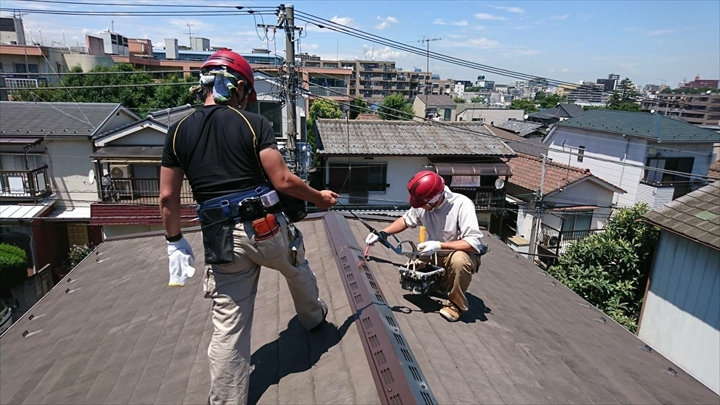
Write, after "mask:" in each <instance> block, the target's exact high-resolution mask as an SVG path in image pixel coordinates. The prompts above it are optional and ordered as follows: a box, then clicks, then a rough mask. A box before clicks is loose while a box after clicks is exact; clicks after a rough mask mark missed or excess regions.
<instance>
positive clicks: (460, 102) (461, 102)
mask: <svg viewBox="0 0 720 405" xmlns="http://www.w3.org/2000/svg"><path fill="white" fill-rule="evenodd" d="M453 101H454V102H456V103H457V104H465V99H464V98H462V97H453Z"/></svg>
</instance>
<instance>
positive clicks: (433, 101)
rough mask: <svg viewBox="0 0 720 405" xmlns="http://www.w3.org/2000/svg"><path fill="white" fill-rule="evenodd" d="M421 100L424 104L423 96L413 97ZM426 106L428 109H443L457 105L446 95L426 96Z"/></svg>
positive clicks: (424, 98)
mask: <svg viewBox="0 0 720 405" xmlns="http://www.w3.org/2000/svg"><path fill="white" fill-rule="evenodd" d="M415 97H417V98H419V99H420V100H422V102H423V103H425V100H426V97H425V95H417V96H415ZM427 106H428V107H429V108H432V107H444V106H451V107H452V106H457V103H456V102H455V101H453V99H452V97H450V96H448V95H447V94H428V95H427Z"/></svg>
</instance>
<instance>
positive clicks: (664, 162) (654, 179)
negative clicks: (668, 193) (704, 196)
mask: <svg viewBox="0 0 720 405" xmlns="http://www.w3.org/2000/svg"><path fill="white" fill-rule="evenodd" d="M694 161H695V158H660V157H658V158H648V159H647V162H646V164H645V166H648V167H649V168H648V169H645V176H644V177H643V181H644V182H646V183H650V184H654V185H663V186H671V185H674V184H675V183H681V184H685V183H687V182H688V181H689V179H688V177H686V176H682V175H679V174H672V173H666V172H663V171H659V170H653V169H660V170H671V171H675V172H682V173H688V174H689V173H691V172H692V167H693V163H694Z"/></svg>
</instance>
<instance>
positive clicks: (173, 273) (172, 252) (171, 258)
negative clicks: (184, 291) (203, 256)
mask: <svg viewBox="0 0 720 405" xmlns="http://www.w3.org/2000/svg"><path fill="white" fill-rule="evenodd" d="M167 253H168V264H169V271H170V282H168V285H169V286H175V287H184V286H185V283H186V282H187V279H188V278H189V277H192V276H193V275H194V274H195V267H193V265H194V264H195V254H194V253H193V251H192V247H191V246H190V243H189V242H188V241H187V239H185V238H181V239H180V240H179V241H177V242H168V249H167Z"/></svg>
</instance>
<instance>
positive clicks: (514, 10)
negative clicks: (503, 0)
mask: <svg viewBox="0 0 720 405" xmlns="http://www.w3.org/2000/svg"><path fill="white" fill-rule="evenodd" d="M493 8H495V9H496V10H502V11H507V12H508V13H515V14H525V10H523V9H521V8H520V7H505V6H493Z"/></svg>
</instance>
